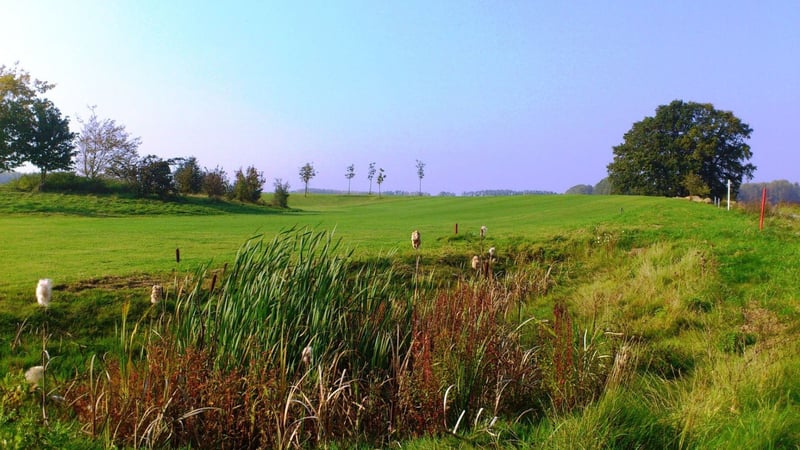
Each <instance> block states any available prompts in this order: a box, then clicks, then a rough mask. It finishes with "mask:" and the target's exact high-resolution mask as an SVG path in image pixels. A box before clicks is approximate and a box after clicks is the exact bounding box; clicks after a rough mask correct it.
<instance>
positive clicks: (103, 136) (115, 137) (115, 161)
mask: <svg viewBox="0 0 800 450" xmlns="http://www.w3.org/2000/svg"><path fill="white" fill-rule="evenodd" d="M89 109H90V111H91V115H90V116H89V119H88V120H87V121H85V122H84V121H82V120H80V118H79V119H78V121H79V122H81V124H83V129H82V130H81V133H80V136H79V137H78V155H77V156H78V157H77V166H78V171H79V172H80V173H81V174H82V175H84V176H85V177H87V178H90V179H95V178H97V177H100V176H107V177H111V178H119V179H127V178H129V175H130V174H132V173H134V172H135V168H136V164H137V163H138V161H139V152H138V148H139V145H141V143H142V140H141V138H138V137H133V136H131V135H130V133H128V131H127V130H126V129H125V126H124V125H119V124H117V122H116V121H115V120H113V119H102V120H101V119H100V118H98V117H97V113H96V112H95V107H90V108H89Z"/></svg>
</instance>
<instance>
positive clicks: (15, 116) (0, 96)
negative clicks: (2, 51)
mask: <svg viewBox="0 0 800 450" xmlns="http://www.w3.org/2000/svg"><path fill="white" fill-rule="evenodd" d="M52 87H53V85H52V84H49V83H47V82H45V81H40V80H36V79H32V78H31V75H30V74H29V73H28V72H26V71H24V70H23V69H21V68H19V67H18V66H16V65H15V66H14V67H7V66H4V65H3V66H0V171H7V170H11V169H14V168H15V167H18V166H20V165H22V164H23V163H24V162H26V161H27V158H28V156H29V152H30V149H31V148H30V139H31V138H32V135H33V133H34V130H33V128H34V127H35V126H36V120H37V116H36V110H35V105H37V104H40V105H41V104H42V103H41V102H44V101H45V100H42V99H39V98H38V96H39V94H44V93H45V92H47V91H48V90H50V89H51V88H52Z"/></svg>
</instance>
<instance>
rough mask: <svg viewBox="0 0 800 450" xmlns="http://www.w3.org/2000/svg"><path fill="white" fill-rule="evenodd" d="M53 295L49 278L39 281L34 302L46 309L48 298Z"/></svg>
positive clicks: (48, 302) (51, 282)
mask: <svg viewBox="0 0 800 450" xmlns="http://www.w3.org/2000/svg"><path fill="white" fill-rule="evenodd" d="M52 295H53V281H52V280H51V279H50V278H43V279H41V280H39V284H38V285H36V302H37V303H39V304H40V305H41V306H44V307H45V308H47V307H48V306H49V305H50V297H51V296H52Z"/></svg>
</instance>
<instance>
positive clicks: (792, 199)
mask: <svg viewBox="0 0 800 450" xmlns="http://www.w3.org/2000/svg"><path fill="white" fill-rule="evenodd" d="M765 187H766V188H767V201H768V202H770V203H772V204H777V203H800V184H797V183H796V182H795V183H791V182H789V181H786V180H775V181H770V182H769V183H745V184H742V185H741V186H740V187H739V195H738V196H737V197H736V201H739V202H742V203H755V202H760V201H761V193H762V191H763V189H764V188H765Z"/></svg>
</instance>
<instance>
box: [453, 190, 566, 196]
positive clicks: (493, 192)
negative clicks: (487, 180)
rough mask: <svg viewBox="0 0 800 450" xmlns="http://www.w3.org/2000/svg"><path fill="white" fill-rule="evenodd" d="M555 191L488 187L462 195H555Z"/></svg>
mask: <svg viewBox="0 0 800 450" xmlns="http://www.w3.org/2000/svg"><path fill="white" fill-rule="evenodd" d="M555 194H556V193H555V192H551V191H530V190H525V191H514V190H511V189H486V190H483V191H469V192H462V193H461V195H462V196H464V197H501V196H509V195H555Z"/></svg>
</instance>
